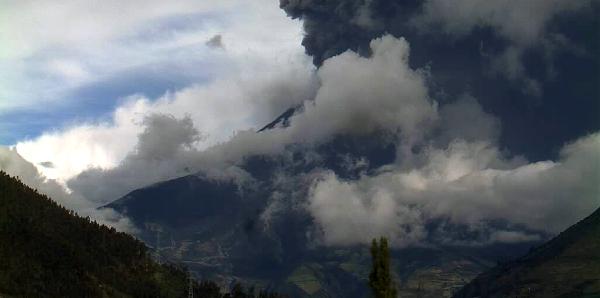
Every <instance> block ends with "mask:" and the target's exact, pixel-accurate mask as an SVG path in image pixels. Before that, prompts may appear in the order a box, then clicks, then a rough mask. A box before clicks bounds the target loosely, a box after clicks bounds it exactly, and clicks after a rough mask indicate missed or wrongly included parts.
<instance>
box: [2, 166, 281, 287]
mask: <svg viewBox="0 0 600 298" xmlns="http://www.w3.org/2000/svg"><path fill="white" fill-rule="evenodd" d="M192 286H193V291H194V294H195V295H194V297H209V298H220V297H246V298H248V297H253V296H250V295H248V294H246V291H245V290H243V289H242V288H240V287H239V286H238V287H234V289H233V290H232V294H231V295H230V294H221V290H220V289H219V288H218V287H217V285H216V284H215V283H212V282H208V281H206V282H202V283H196V282H193V284H192ZM188 290H189V279H188V273H187V272H186V270H184V269H183V268H181V267H178V266H174V265H165V264H162V265H160V264H157V263H156V262H154V261H153V260H152V258H151V257H150V256H149V255H148V252H147V249H146V246H145V245H144V244H143V243H142V242H140V241H138V240H136V239H135V238H133V237H132V236H130V235H127V234H125V233H121V232H117V231H116V230H115V229H114V228H108V227H106V226H103V225H99V224H97V223H96V222H92V221H90V220H89V219H87V218H82V217H79V216H77V215H75V214H74V213H73V212H72V211H69V210H67V209H65V208H63V207H61V206H59V205H58V204H56V203H55V202H54V201H52V200H51V199H50V198H48V197H46V196H44V195H41V194H39V193H38V192H37V191H35V190H33V189H31V188H29V187H27V186H26V185H24V184H23V183H21V182H20V181H19V180H17V179H16V178H13V177H10V176H8V175H7V174H5V173H4V172H1V171H0V297H188ZM259 297H277V296H275V295H273V294H267V293H261V296H259Z"/></svg>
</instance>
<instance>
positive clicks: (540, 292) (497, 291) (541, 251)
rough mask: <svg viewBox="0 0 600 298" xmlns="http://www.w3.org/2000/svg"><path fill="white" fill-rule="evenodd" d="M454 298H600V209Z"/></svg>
mask: <svg viewBox="0 0 600 298" xmlns="http://www.w3.org/2000/svg"><path fill="white" fill-rule="evenodd" d="M454 297H457V298H463V297H464V298H467V297H600V209H598V210H596V211H595V212H594V213H593V214H592V215H590V216H588V217H587V218H585V219H583V220H581V221H580V222H579V223H577V224H575V225H573V226H572V227H570V228H569V229H567V230H565V231H564V232H562V233H561V234H560V235H558V236H557V237H555V238H554V239H552V240H551V241H549V242H547V243H545V244H544V245H542V246H539V247H538V248H536V249H533V250H532V251H531V252H530V253H528V254H527V255H525V256H524V257H522V258H519V259H517V260H515V261H512V262H509V263H506V264H503V265H500V266H498V267H496V268H494V269H492V270H491V271H489V272H486V273H483V274H481V275H480V276H478V277H477V278H475V279H474V280H473V281H471V282H470V283H469V284H467V285H466V286H465V287H464V288H463V289H461V290H460V291H459V292H458V293H457V294H456V295H455V296H454Z"/></svg>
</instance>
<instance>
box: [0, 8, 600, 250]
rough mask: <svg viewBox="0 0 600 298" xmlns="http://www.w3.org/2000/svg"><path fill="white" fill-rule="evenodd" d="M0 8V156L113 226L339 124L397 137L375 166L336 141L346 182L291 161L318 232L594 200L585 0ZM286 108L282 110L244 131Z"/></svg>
mask: <svg viewBox="0 0 600 298" xmlns="http://www.w3.org/2000/svg"><path fill="white" fill-rule="evenodd" d="M0 7H1V9H0V44H2V45H3V46H2V49H0V145H1V146H0V149H1V150H0V169H3V170H5V171H8V172H9V174H13V175H19V176H20V177H21V178H22V179H23V180H24V182H25V183H28V184H29V185H31V186H33V187H36V188H38V189H40V190H41V191H43V192H46V193H48V194H50V195H52V197H54V198H55V199H56V200H57V201H59V202H61V203H62V204H64V205H66V206H67V207H69V208H72V209H74V210H76V211H78V212H79V213H80V214H85V215H91V216H92V217H94V218H97V219H99V220H101V221H102V222H104V223H107V224H111V225H113V226H117V227H119V228H120V229H122V230H127V231H130V232H134V231H135V227H133V226H132V225H131V223H130V222H129V221H128V219H127V218H126V217H124V216H123V215H119V214H115V213H113V212H111V211H110V210H106V209H104V210H102V211H99V210H97V209H96V207H98V206H102V205H104V204H106V203H109V202H111V201H112V200H115V199H117V198H119V197H121V196H123V195H125V194H127V193H128V192H130V191H132V190H134V189H137V188H140V187H144V186H147V185H150V184H152V183H156V182H160V181H164V180H167V179H171V178H175V177H179V176H182V175H186V174H190V173H195V172H198V171H200V172H203V173H207V174H208V175H209V176H211V177H213V178H214V179H222V178H223V177H227V179H238V180H240V181H247V176H248V175H249V174H248V173H247V172H245V171H244V170H243V168H241V167H240V163H241V162H243V161H244V158H245V157H247V156H252V155H266V156H271V157H273V158H282V159H284V160H285V158H284V157H285V156H286V152H288V150H289V148H290V146H291V145H301V146H304V147H302V148H305V149H304V150H305V155H306V156H307V157H306V159H307V160H308V159H309V157H310V156H313V157H314V156H316V157H314V158H315V160H318V155H319V153H318V152H317V151H316V150H315V148H317V147H318V146H320V145H322V144H326V143H327V142H329V141H331V140H332V139H333V138H334V137H336V136H370V135H380V134H381V135H385V136H386V138H385V139H386V142H391V143H392V144H393V145H394V148H395V150H396V152H395V158H394V159H393V160H392V161H391V162H390V163H388V164H386V165H383V166H381V167H378V168H376V169H373V170H372V171H362V170H360V169H361V168H363V167H364V166H365V164H367V165H368V164H369V162H372V161H371V160H370V158H371V157H369V156H350V157H348V165H347V166H348V167H349V168H352V169H354V170H356V171H358V172H357V173H358V175H356V176H355V177H354V179H348V178H347V177H345V176H344V175H342V173H339V172H336V171H335V170H334V169H329V168H326V167H321V168H320V169H318V170H316V171H317V173H311V174H310V175H308V176H302V179H308V180H309V182H308V183H307V185H308V189H307V191H306V196H305V197H304V198H303V199H302V200H303V201H302V202H303V203H302V206H304V207H303V208H305V209H306V212H308V213H309V214H310V215H311V216H312V218H313V220H314V223H315V226H316V227H317V229H318V230H319V231H320V241H321V242H322V243H324V244H326V245H352V244H355V243H368V242H369V241H370V239H371V238H372V237H375V236H379V235H388V236H389V237H390V239H392V241H393V243H394V245H409V244H415V243H419V242H420V241H423V239H426V238H428V234H427V233H428V232H427V231H426V227H427V226H429V225H430V224H431V222H433V221H435V220H437V219H440V218H444V219H446V220H448V222H449V223H451V224H461V225H467V226H468V227H469V228H471V229H474V230H482V231H483V230H485V231H486V233H487V234H486V235H487V236H486V237H487V238H486V239H485V240H482V241H488V242H489V241H492V242H493V241H500V242H502V241H504V242H510V241H525V240H531V239H538V238H539V237H541V236H540V235H542V234H540V233H542V232H545V233H556V232H558V231H560V230H561V229H563V228H565V227H567V226H568V225H570V224H572V223H574V222H576V220H578V219H580V218H581V217H582V216H585V215H587V214H589V213H591V212H592V211H593V209H595V208H597V207H598V206H599V205H600V190H599V189H598V185H600V183H597V182H600V174H599V173H600V157H599V156H598V154H599V152H600V132H599V130H600V120H599V119H600V117H599V115H600V90H599V87H598V86H600V85H599V83H600V57H599V56H598V54H597V53H598V52H599V50H600V49H599V48H598V46H599V41H598V40H600V38H598V37H600V33H599V32H600V31H599V28H600V26H599V24H598V19H599V18H598V15H600V5H599V4H598V2H597V1H592V0H590V1H568V0H552V1H547V0H530V1H516V0H515V1H513V0H497V1H477V0H460V1H455V2H452V4H449V2H447V1H443V0H427V1H404V2H402V3H400V2H397V1H388V0H370V1H359V0H344V1H312V0H302V1H298V0H281V1H276V0H260V1H259V0H257V1H242V0H226V1H127V2H126V3H123V2H122V1H102V2H101V3H94V4H91V3H89V2H85V1H66V0H64V1H52V2H42V1H8V0H5V1H3V0H0ZM289 108H295V109H296V111H297V113H296V114H294V115H293V116H292V117H291V118H290V125H289V127H287V128H282V127H278V128H275V129H272V130H269V131H265V132H263V133H260V134H257V133H256V130H258V129H260V128H261V127H263V126H264V125H265V124H267V123H269V122H271V121H272V120H273V119H275V118H276V117H277V116H279V115H280V114H281V113H283V112H284V111H286V110H288V109H289ZM309 153H310V154H309ZM290 176H291V175H290ZM282 179H283V178H282ZM290 179H292V180H293V179H300V178H297V177H296V178H290ZM273 197H275V196H273ZM273 204H275V205H276V204H278V203H277V202H275V201H274V202H273ZM275 205H273V206H275ZM515 205H521V206H523V208H521V209H520V210H515V209H514V206H515ZM273 208H275V207H273ZM269 212H272V210H271V211H269ZM532 214H535V215H533V216H532ZM494 219H502V220H505V221H507V222H508V223H510V224H511V225H512V226H513V227H516V226H520V227H523V226H524V227H526V229H525V230H526V232H523V231H522V230H519V231H518V232H517V231H516V230H502V229H497V228H492V227H491V226H490V225H489V221H491V220H494ZM349 226H350V227H353V228H352V229H349V228H348V227H349ZM509 226H510V225H509ZM407 227H408V228H407ZM440 229H443V227H441V228H440ZM357 230H358V231H362V233H355V232H354V231H357ZM532 231H534V232H532ZM535 231H537V232H535ZM538 232H539V233H538ZM536 233H537V234H536ZM444 241H449V242H453V241H454V242H456V241H458V240H456V239H445V240H444Z"/></svg>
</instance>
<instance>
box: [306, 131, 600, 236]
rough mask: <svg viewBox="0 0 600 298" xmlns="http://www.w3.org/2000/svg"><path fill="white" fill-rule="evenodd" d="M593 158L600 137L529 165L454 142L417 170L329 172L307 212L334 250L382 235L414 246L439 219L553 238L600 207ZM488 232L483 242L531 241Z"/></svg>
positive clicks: (599, 163) (598, 166)
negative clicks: (350, 175)
mask: <svg viewBox="0 0 600 298" xmlns="http://www.w3.org/2000/svg"><path fill="white" fill-rule="evenodd" d="M598 152H600V134H593V135H590V136H587V137H583V138H581V139H579V140H577V141H576V142H575V143H573V144H569V145H567V146H565V147H564V148H563V150H562V153H561V158H560V160H558V161H556V162H552V161H544V162H536V163H528V164H527V163H526V164H523V163H522V162H519V161H515V160H510V159H507V158H505V157H503V156H502V155H501V154H500V152H499V151H498V150H497V149H496V148H494V147H493V146H490V145H489V144H486V143H482V142H475V143H468V142H465V141H455V142H453V143H451V144H450V146H449V147H448V148H447V149H435V148H430V149H428V150H426V151H425V153H423V154H424V155H425V158H426V161H427V162H426V163H424V164H423V165H422V166H419V167H414V168H410V169H400V168H392V169H389V168H388V169H387V170H385V171H384V172H382V173H380V174H377V175H374V176H372V177H362V178H361V179H359V180H358V181H343V180H340V179H339V178H338V177H336V176H335V175H334V174H331V173H326V174H324V175H323V178H321V179H320V180H317V181H316V182H315V184H314V185H313V187H312V190H311V195H310V198H309V207H308V210H309V211H310V212H311V213H312V215H313V216H314V218H315V221H316V222H317V223H318V225H319V227H320V228H321V229H322V231H323V233H324V240H325V242H326V243H327V244H333V245H336V244H338V245H339V244H341V245H347V244H356V243H368V242H369V241H370V239H372V238H373V237H378V236H380V235H386V236H388V237H390V238H391V239H392V241H393V243H394V244H395V245H410V244H415V243H419V242H421V241H424V240H425V237H426V236H427V234H426V233H425V232H423V231H424V229H425V224H427V223H430V222H432V221H433V220H436V219H446V220H449V221H450V222H451V223H453V224H464V225H468V226H481V225H484V226H485V223H486V222H489V221H493V220H506V221H507V222H508V223H509V224H512V225H524V226H525V227H527V228H529V229H532V230H538V231H546V232H550V233H556V232H559V231H561V230H562V229H565V228H566V227H568V226H569V225H572V224H574V223H575V222H576V221H577V220H579V219H581V218H583V217H584V216H587V215H588V214H589V213H590V212H591V211H592V210H594V209H595V208H598V206H599V205H600V197H598V194H599V193H600V187H599V186H598V185H599V184H598V183H597V182H598V181H599V180H600V156H599V155H598ZM584 161H587V162H584ZM348 227H352V228H351V229H349V228H348ZM488 229H489V227H488ZM350 231H358V232H356V233H355V232H350ZM407 231H410V233H407ZM491 232H492V233H491V234H490V235H489V236H488V237H489V238H488V241H500V242H514V241H521V240H523V241H525V240H531V239H532V238H531V237H535V236H534V235H528V236H527V237H521V236H523V235H520V234H519V235H520V236H519V235H517V234H515V233H517V232H515V231H508V232H507V231H502V230H500V231H495V230H493V229H492V230H491ZM519 233H522V232H519ZM517 236H519V237H517Z"/></svg>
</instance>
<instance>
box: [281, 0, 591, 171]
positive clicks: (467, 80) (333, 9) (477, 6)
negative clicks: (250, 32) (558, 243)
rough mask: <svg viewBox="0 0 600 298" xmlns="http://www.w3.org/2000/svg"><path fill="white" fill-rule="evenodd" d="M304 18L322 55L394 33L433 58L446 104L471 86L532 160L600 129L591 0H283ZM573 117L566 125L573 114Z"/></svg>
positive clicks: (316, 56) (513, 145) (436, 87)
mask: <svg viewBox="0 0 600 298" xmlns="http://www.w3.org/2000/svg"><path fill="white" fill-rule="evenodd" d="M280 6H281V8H282V9H284V10H285V11H286V12H287V13H288V15H290V16H291V17H293V18H299V19H302V20H303V22H304V30H305V37H304V39H303V42H302V44H303V46H304V47H305V49H306V52H307V53H308V54H309V55H311V56H312V57H313V61H314V63H315V64H316V65H321V64H322V63H323V61H324V60H325V59H327V58H329V57H332V56H335V55H338V54H340V53H343V52H344V51H346V50H348V49H350V50H353V51H355V52H358V53H359V54H361V55H364V56H368V55H370V54H371V52H370V49H369V42H370V40H371V39H372V38H374V37H378V36H381V35H383V34H386V33H389V34H391V35H393V36H396V37H404V38H406V40H407V41H408V42H409V43H410V45H411V48H412V51H411V60H410V65H411V67H412V68H429V70H430V72H431V80H430V82H429V84H430V86H429V88H430V92H431V93H432V95H433V97H434V98H435V100H437V101H438V102H440V103H441V104H442V105H443V104H445V103H447V102H448V101H453V100H455V99H456V98H460V95H461V94H464V93H468V94H471V95H472V96H473V97H475V98H477V99H478V100H479V102H480V104H481V105H482V106H483V109H484V110H485V111H486V112H490V113H492V114H494V115H496V116H497V117H498V118H499V119H500V121H501V123H502V134H501V136H500V143H501V144H500V145H501V146H502V147H505V148H508V149H509V150H510V151H511V152H513V153H515V154H523V155H525V156H527V157H528V158H529V159H531V160H543V159H548V158H552V159H554V158H557V155H558V152H559V150H560V148H561V146H562V145H563V144H565V143H566V142H569V141H573V140H574V139H576V138H577V137H580V136H583V135H586V134H588V133H590V132H594V131H596V130H598V129H600V120H599V118H600V117H598V112H599V111H600V100H599V98H600V94H599V89H598V88H597V87H595V86H596V84H597V83H598V82H599V78H600V73H599V70H600V59H599V57H598V55H596V54H595V53H598V51H599V50H600V49H599V47H598V45H599V42H598V40H600V39H599V38H598V37H599V32H600V26H599V24H598V20H599V19H600V5H599V4H598V3H597V2H592V1H576V2H574V1H564V0H553V1H537V0H536V1H526V2H523V1H514V2H511V1H508V2H502V1H483V2H478V1H467V0H465V1H455V2H451V3H447V2H444V1H437V0H429V1H411V0H409V1H390V0H371V1H365V0H343V1H312V0H281V1H280ZM566 123H568V125H567V124H566Z"/></svg>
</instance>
